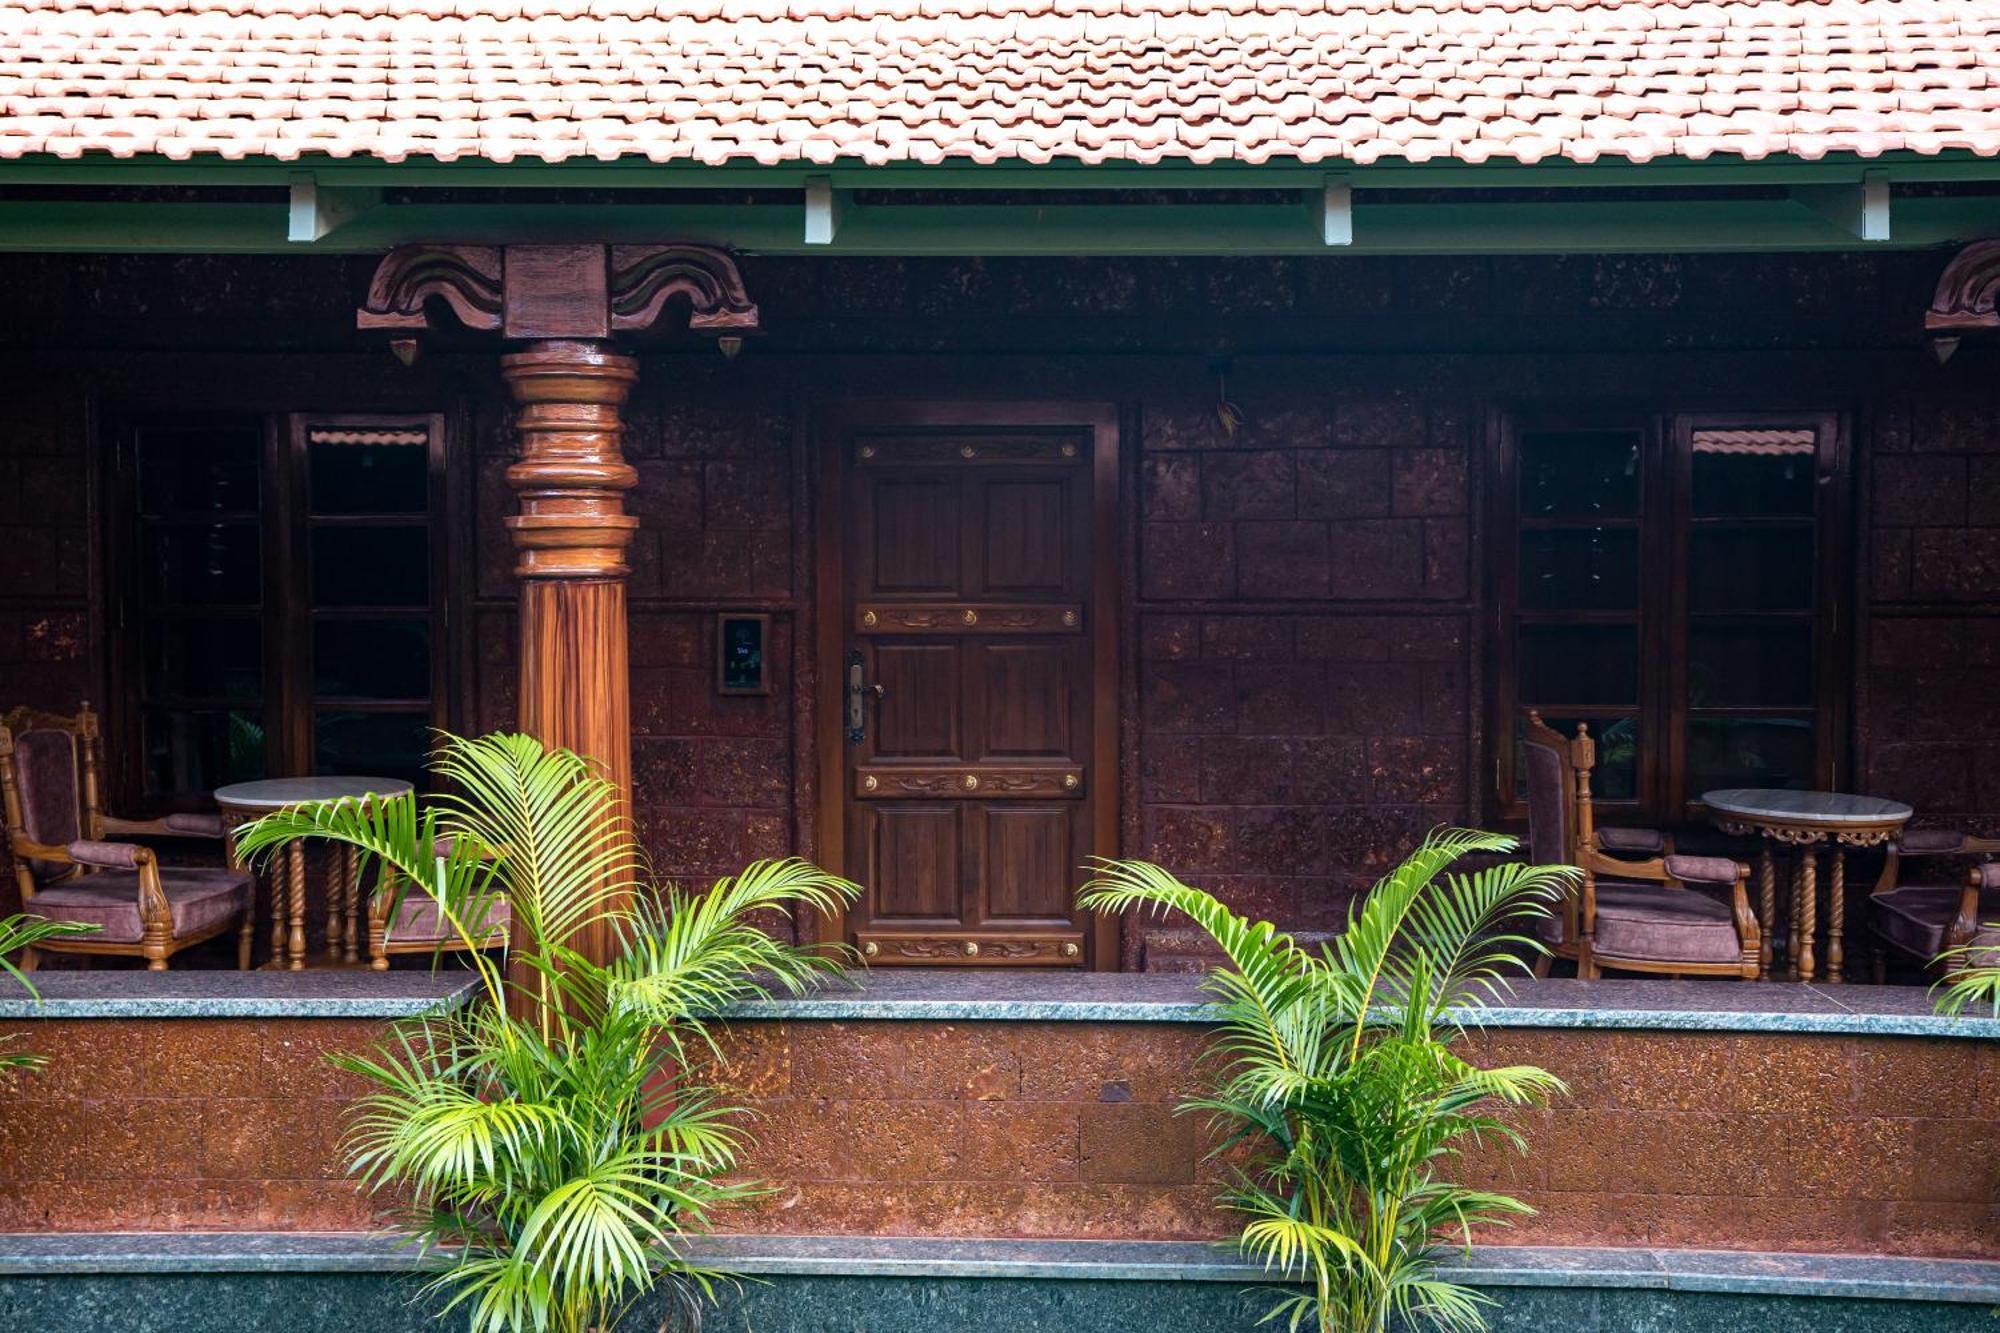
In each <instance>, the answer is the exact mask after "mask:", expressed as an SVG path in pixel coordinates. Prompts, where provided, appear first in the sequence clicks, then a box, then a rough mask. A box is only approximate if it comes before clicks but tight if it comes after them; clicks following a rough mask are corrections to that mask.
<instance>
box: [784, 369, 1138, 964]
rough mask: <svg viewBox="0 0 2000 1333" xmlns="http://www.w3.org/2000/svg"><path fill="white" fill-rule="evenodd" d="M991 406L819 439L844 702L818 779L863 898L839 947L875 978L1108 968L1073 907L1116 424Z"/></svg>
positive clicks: (1098, 829) (1091, 839) (1093, 777)
mask: <svg viewBox="0 0 2000 1333" xmlns="http://www.w3.org/2000/svg"><path fill="white" fill-rule="evenodd" d="M988 413H990V409H988V410H987V412H981V411H978V410H974V411H972V412H971V413H969V417H970V419H969V420H968V421H967V423H966V424H965V425H963V426H952V425H949V424H947V425H940V424H938V420H937V418H938V416H939V415H941V414H942V409H925V410H923V411H920V412H918V413H917V415H918V416H919V417H925V418H928V419H926V420H924V421H923V422H922V424H921V425H912V426H910V427H908V428H901V427H898V426H897V425H896V424H895V420H894V418H895V413H894V412H891V413H889V414H888V418H887V419H886V420H873V421H868V420H862V421H857V422H853V423H850V424H849V425H847V426H845V427H844V428H843V429H841V430H840V431H839V432H838V433H837V435H836V438H835V439H834V440H832V441H830V447H831V449H832V450H833V451H836V452H837V461H836V464H835V465H836V466H837V468H838V470H839V475H838V482H837V486H836V488H835V491H834V495H835V497H836V500H837V503H835V504H834V505H832V506H830V512H832V513H833V514H834V515H835V520H834V521H837V522H839V523H840V524H841V525H842V531H841V533H840V535H839V538H838V546H837V550H838V557H837V559H838V563H837V565H836V568H835V576H834V577H833V578H831V579H829V580H828V582H829V584H830V585H831V587H830V588H829V593H830V596H829V598H828V601H827V604H826V605H825V606H824V611H823V613H826V614H830V617H831V620H832V623H834V624H836V625H838V626H840V627H841V630H842V634H841V637H840V639H839V640H838V649H839V654H840V656H839V661H840V663H841V664H842V668H843V675H842V678H841V681H840V686H839V688H840V695H841V702H842V703H843V704H844V705H845V706H844V707H843V708H842V709H841V710H840V717H841V721H842V723H843V725H842V727H841V728H840V730H839V732H838V747H839V754H838V759H837V763H835V762H834V761H832V760H831V759H830V760H829V762H830V763H833V769H832V770H823V771H828V772H829V776H832V773H833V771H835V770H837V772H838V776H839V781H838V783H837V787H836V790H837V791H838V792H839V794H840V796H839V824H840V826H841V828H842V830H843V840H844V843H845V845H846V847H847V849H848V852H847V855H846V857H845V861H846V866H845V869H846V871H847V873H848V874H849V875H851V876H852V877H854V878H855V879H856V880H858V881H859V882H860V883H861V885H862V889H863V896H862V901H861V902H860V903H859V904H857V906H856V908H855V909H854V910H853V912H852V913H851V914H850V915H849V918H848V934H849V937H850V938H851V939H852V940H853V941H854V942H855V943H856V944H858V945H859V946H860V948H861V949H862V952H863V954H864V955H865V956H866V957H867V958H868V959H869V961H870V962H871V963H874V964H877V965H880V964H885V963H899V962H900V963H916V964H928V965H936V964H939V963H961V964H963V963H970V964H973V965H990V964H996V963H998V964H1039V965H1048V966H1066V967H1078V966H1091V965H1098V966H1105V965H1115V958H1107V957H1101V956H1100V955H1102V954H1104V953H1107V952H1108V951H1107V950H1106V949H1105V948H1104V946H1103V944H1102V943H1101V941H1100V939H1099V936H1100V935H1101V934H1102V932H1101V931H1097V930H1095V929H1093V926H1092V923H1091V922H1090V920H1089V919H1088V918H1087V917H1086V916H1085V915H1083V914H1081V913H1079V912H1078V911H1077V910H1076V908H1075V906H1074V903H1075V897H1076V891H1077V889H1078V887H1079V886H1080V884H1081V883H1082V881H1083V879H1084V878H1085V875H1084V873H1083V871H1082V866H1083V864H1084V862H1085V861H1086V860H1087V859H1088V858H1089V857H1090V856H1091V855H1092V854H1093V853H1095V852H1096V851H1098V850H1099V848H1100V846H1101V847H1102V849H1103V850H1104V851H1105V852H1106V853H1107V854H1108V853H1109V852H1110V851H1111V847H1110V846H1109V837H1108V835H1107V831H1108V830H1109V829H1110V827H1111V824H1110V819H1109V814H1110V811H1111V808H1112V807H1111V805H1110V804H1109V803H1110V802H1111V801H1112V800H1114V799H1115V794H1116V790H1117V788H1116V783H1115V781H1114V780H1112V775H1111V774H1110V773H1109V772H1108V771H1107V772H1104V773H1102V774H1100V773H1098V772H1097V771H1096V769H1097V768H1098V766H1099V765H1100V764H1104V766H1105V767H1106V768H1107V769H1108V764H1106V763H1105V760H1104V758H1103V756H1105V755H1107V754H1112V753H1115V738H1114V736H1113V733H1111V732H1110V731H1109V730H1108V727H1107V725H1106V724H1107V723H1108V721H1109V719H1108V718H1101V717H1099V716H1098V712H1097V708H1098V706H1099V705H1100V703H1101V705H1102V706H1103V707H1104V708H1106V709H1109V708H1110V707H1111V706H1112V701H1111V700H1110V699H1108V698H1106V699H1103V700H1099V699H1098V698H1097V697H1096V691H1097V680H1098V676H1099V673H1100V672H1102V671H1104V670H1105V668H1106V666H1107V664H1110V663H1112V662H1113V661H1114V660H1115V659H1113V658H1112V657H1111V656H1110V654H1109V653H1108V652H1106V651H1104V649H1105V648H1106V647H1108V645H1106V644H1100V642H1099V640H1098V635H1099V633H1100V632H1101V631H1103V632H1108V630H1109V624H1108V623H1107V624H1106V625H1104V626H1102V627H1100V624H1099V622H1100V621H1106V622H1109V621H1110V620H1111V619H1112V617H1111V616H1110V615H1108V614H1102V613H1100V607H1099V602H1100V600H1101V599H1103V598H1104V597H1105V596H1106V594H1105V593H1104V591H1103V589H1106V588H1108V587H1110V586H1111V584H1110V582H1109V579H1108V573H1109V571H1108V569H1107V568H1101V567H1100V566H1099V565H1098V563H1097V561H1098V559H1099V558H1100V557H1103V558H1106V559H1108V558H1109V556H1110V551H1109V549H1108V548H1109V545H1110V543H1109V542H1108V541H1104V540H1101V539H1100V537H1099V524H1100V522H1101V521H1102V520H1101V515H1100V513H1099V510H1098V507H1097V500H1098V487H1099V485H1100V478H1102V477H1107V476H1109V477H1112V478H1114V479H1115V447H1116V443H1115V432H1113V431H1112V430H1111V428H1110V424H1109V419H1108V414H1106V417H1105V418H1104V419H1102V420H1097V419H1090V418H1083V419H1079V420H1076V421H1075V422H1074V423H1072V422H1066V421H1051V422H1048V423H1047V424H1043V425H1038V426H1035V427H1033V428H1027V429H1024V428H1022V427H1020V426H1009V425H996V424H994V423H992V422H991V421H990V419H987V420H982V418H983V417H986V416H987V415H988ZM1100 464H1102V465H1103V466H1100ZM1105 512H1106V513H1108V512H1109V511H1108V510H1106V511H1105ZM1101 548H1102V549H1101ZM822 642H823V643H825V644H827V646H829V647H831V646H834V641H832V640H825V639H823V640H822ZM1112 938H1114V939H1115V936H1114V937H1112Z"/></svg>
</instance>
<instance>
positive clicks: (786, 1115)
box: [731, 1022, 2000, 1258]
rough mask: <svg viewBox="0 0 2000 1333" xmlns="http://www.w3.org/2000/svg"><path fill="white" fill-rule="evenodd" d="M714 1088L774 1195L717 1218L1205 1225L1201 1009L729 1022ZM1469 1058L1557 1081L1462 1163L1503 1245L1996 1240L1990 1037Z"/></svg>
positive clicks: (928, 1224) (925, 1229)
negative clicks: (732, 1103)
mask: <svg viewBox="0 0 2000 1333" xmlns="http://www.w3.org/2000/svg"><path fill="white" fill-rule="evenodd" d="M731 1042H732V1046H733V1049H734V1050H735V1052H736V1055H737V1061H738V1063H737V1064H736V1066H735V1073H734V1076H733V1080H732V1081H733V1083H734V1084H735V1085H736V1086H737V1087H738V1089H739V1090H740V1092H739V1095H742V1096H744V1097H746V1098H748V1099H749V1100H750V1102H751V1104H752V1105H754V1106H756V1107H757V1108H758V1110H759V1111H760V1112H761V1113H762V1114H763V1116H764V1118H763V1119H762V1120H761V1121H760V1122H759V1129H758V1132H759V1135H760V1138H761V1142H760V1143H759V1145H758V1147H757V1148H756V1149H755V1150H754V1151H753V1152H752V1153H751V1154H750V1156H749V1159H748V1161H747V1163H746V1166H747V1168H748V1169H749V1171H750V1172H751V1173H753V1174H755V1175H756V1176H758V1177H760V1178H762V1179H764V1180H766V1181H768V1182H770V1183H771V1184H773V1185H774V1186H775V1187H776V1188H775V1191H774V1192H773V1193H772V1194H771V1195H770V1196H769V1197H768V1198H767V1199H765V1200H763V1201H762V1202H761V1203H759V1204H757V1205H756V1206H755V1208H754V1210H753V1211H752V1212H751V1213H750V1214H749V1215H748V1216H746V1218H745V1219H744V1220H743V1221H742V1222H741V1223H738V1224H734V1225H735V1226H736V1227H737V1228H738V1229H745V1230H761V1231H771V1232H788V1233H789V1232H804V1233H836V1234H888V1235H953V1236H1044V1237H1061V1236H1077V1237H1124V1238H1150V1239H1179V1238H1204V1237H1219V1236H1223V1235H1226V1234H1228V1233H1229V1231H1230V1227H1231V1224H1230V1221H1229V1219H1228V1217H1227V1216H1226V1215H1225V1214H1223V1213H1222V1212H1220V1211H1218V1210H1217V1209H1216V1208H1214V1207H1213V1199H1214V1196H1215V1194H1216V1191H1217V1188H1218V1182H1219V1181H1220V1179H1221V1178H1222V1177H1223V1176H1224V1175H1225V1174H1226V1172H1225V1169H1224V1168H1223V1167H1222V1166H1221V1165H1220V1164H1218V1163H1215V1162H1204V1161H1203V1160H1202V1157H1203V1155H1204V1153H1205V1152H1206V1149H1207V1147H1208V1140H1207V1137H1206V1131H1205V1129H1204V1122H1203V1120H1202V1119H1201V1118H1200V1117H1189V1116H1175V1115H1173V1114H1171V1108H1172V1106H1173V1104H1174V1103H1175V1102H1176V1101H1177V1100H1178V1099H1179V1098H1181V1097H1183V1096H1185V1095H1187V1094H1188V1093H1189V1092H1190V1091H1191V1090H1192V1089H1193V1087H1194V1074H1193V1072H1192V1060H1193V1057H1194V1055H1195V1054H1196V1052H1197V1051H1198V1050H1199V1048H1200V1046H1201V1044H1202V1033H1201V1031H1200V1030H1199V1029H1196V1028H1192V1027H1181V1026H1168V1025H1162V1026H1150V1025H1136V1024H1131V1025H1128V1024H1102V1025H1094V1024H1037V1023H1020V1024H1014V1023H979V1024H961V1025H948V1024H939V1023H875V1024H847V1023H828V1022H807V1023H795V1024H789V1025H786V1024H777V1023H750V1024H743V1025H741V1026H740V1027H739V1028H737V1029H736V1030H735V1031H734V1032H733V1033H732V1036H731ZM1474 1050H1475V1051H1476V1053H1477V1054H1476V1056H1475V1058H1479V1059H1482V1060H1484V1061H1486V1062H1490V1063H1495V1064H1498V1063H1516V1062H1527V1063H1536V1064H1541V1065H1543V1066H1544V1067H1546V1068H1549V1069H1551V1070H1553V1071H1554V1072H1556V1073H1557V1074H1559V1075H1561V1076H1562V1077H1563V1078H1564V1079H1565V1080H1566V1081H1567V1082H1568V1083H1569V1086H1570V1092H1569V1095H1568V1096H1566V1097H1564V1098H1562V1099H1561V1100H1560V1101H1559V1102H1557V1104H1556V1105H1555V1106H1554V1107H1553V1108H1551V1109H1548V1110H1543V1111H1535V1112H1531V1113H1526V1114H1524V1115H1522V1116H1521V1117H1520V1124H1521V1128H1522V1129H1523V1131H1524V1133H1525V1134H1526V1136H1527V1139H1528V1141H1529V1145H1530V1151H1529V1153H1528V1155H1527V1156H1525V1157H1517V1156H1513V1155H1511V1154H1508V1153H1503V1152H1499V1151H1481V1152H1479V1153H1477V1154H1475V1156H1474V1158H1473V1159H1472V1160H1471V1161H1470V1163H1469V1164H1468V1167H1467V1178H1468V1179H1469V1180H1471V1181H1473V1182H1474V1183H1477V1184H1480V1185H1484V1186H1490V1187H1492V1188H1496V1189H1501V1190H1505V1191H1508V1192H1511V1193H1514V1194H1516V1195H1518V1196H1519V1197H1521V1198H1523V1199H1525V1200H1527V1201H1528V1202H1529V1203H1531V1204H1533V1205H1534V1206H1535V1207H1536V1208H1537V1209H1538V1210H1539V1213H1538V1215H1537V1216H1535V1217H1534V1218H1531V1219H1527V1220H1525V1221H1523V1222H1522V1223H1520V1224H1519V1225H1517V1226H1515V1227H1514V1228H1512V1229H1510V1230H1508V1231H1506V1232H1504V1233H1496V1234H1494V1235H1491V1236H1489V1237H1488V1239H1490V1240H1493V1241H1497V1242H1501V1243H1509V1244H1543V1245H1660V1246H1673V1247H1684V1248H1692V1249H1752V1250H1802V1251H1835V1252H1843V1251H1852V1252H1868V1253H1887V1254H1913V1255H1931V1256H1952V1255H1955V1256H1981V1257H1987V1258H1993V1257H2000V1214H1996V1203H2000V1174H1996V1173H2000V1126H1996V1124H1995V1123H1994V1121H1993V1119H1992V1117H1991V1114H1990V1108H1991V1106H1992V1105H1993V1104H1994V1098H1995V1096H1996V1095H2000V1048H1995V1047H1994V1046H1993V1045H1992V1044H1991V1043H1985V1042H1956V1041H1952V1042H1947V1041H1921V1040H1913V1039H1897V1038H1848V1037H1827V1036H1811V1035H1793V1034H1770V1035H1762V1034H1737V1035H1731V1034H1709V1033H1640V1032H1592V1031H1533V1030H1507V1031H1497V1030H1496V1031H1494V1032H1491V1033H1489V1034H1487V1035H1486V1036H1484V1037H1482V1038H1480V1039H1479V1040H1478V1041H1477V1042H1476V1044H1475V1047H1474Z"/></svg>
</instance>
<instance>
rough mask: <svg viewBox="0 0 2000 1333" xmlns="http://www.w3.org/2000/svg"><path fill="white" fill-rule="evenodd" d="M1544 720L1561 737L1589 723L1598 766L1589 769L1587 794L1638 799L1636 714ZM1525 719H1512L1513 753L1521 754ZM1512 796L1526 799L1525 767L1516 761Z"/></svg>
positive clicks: (1616, 798)
mask: <svg viewBox="0 0 2000 1333" xmlns="http://www.w3.org/2000/svg"><path fill="white" fill-rule="evenodd" d="M1542 721H1543V722H1545V723H1547V724H1548V725H1549V726H1551V727H1553V728H1555V730H1557V731H1558V732H1561V733H1562V734H1563V735H1564V736H1574V735H1576V728H1577V724H1578V723H1579V722H1581V723H1584V724H1585V725H1587V726H1589V728H1590V734H1591V736H1593V737H1594V738H1595V739H1596V741H1597V767H1596V768H1594V769H1592V770H1591V771H1590V794H1591V796H1592V797H1594V798H1595V799H1597V800H1600V801H1636V800H1637V799H1639V719H1638V718H1636V717H1560V718H1558V717H1544V718H1543V719H1542ZM1527 725H1528V724H1527V719H1526V718H1525V717H1522V718H1516V719H1515V722H1514V747H1515V753H1517V754H1518V753H1520V752H1521V750H1520V747H1521V743H1522V739H1523V737H1524V736H1525V735H1526V732H1527ZM1514 767H1515V772H1514V795H1515V797H1516V798H1517V799H1519V800H1522V801H1525V800H1527V799H1528V766H1527V765H1526V764H1516V765H1515V766H1514Z"/></svg>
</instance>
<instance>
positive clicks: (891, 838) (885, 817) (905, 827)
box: [864, 802, 960, 921]
mask: <svg viewBox="0 0 2000 1333" xmlns="http://www.w3.org/2000/svg"><path fill="white" fill-rule="evenodd" d="M864 817H865V818H866V820H867V821H868V824H869V825H870V827H871V829H872V831H873V833H874V836H873V837H872V838H871V839H870V840H869V842H870V845H871V852H872V855H871V856H870V857H869V867H868V882H869V883H870V884H871V885H873V886H874V888H875V899H876V903H877V910H878V912H879V914H880V915H881V916H882V917H883V918H885V919H890V918H895V917H920V918H923V919H925V920H930V921H952V920H955V919H956V918H957V916H958V895H957V893H956V891H955V890H956V888H957V884H958V879H959V859H960V854H959V839H958V833H959V828H958V825H959V819H958V811H957V810H955V809H954V808H952V807H951V806H948V805H917V804H896V805H892V804H890V803H888V802H877V803H875V804H873V805H870V806H868V807H865V808H864Z"/></svg>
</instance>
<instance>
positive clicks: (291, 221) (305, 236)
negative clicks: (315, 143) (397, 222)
mask: <svg viewBox="0 0 2000 1333" xmlns="http://www.w3.org/2000/svg"><path fill="white" fill-rule="evenodd" d="M381 202H382V192H381V191H380V190H373V189H360V188H356V187H354V186H345V185H342V186H335V185H322V184H320V183H319V180H318V178H317V177H315V176H314V175H313V173H312V172H310V171H295V172H293V173H292V202H291V210H290V212H289V213H288V215H287V222H286V227H285V239H286V240H288V241H291V242H293V243H295V244H299V245H311V244H312V243H313V242H314V241H321V240H325V239H326V238H327V237H329V236H331V235H333V233H335V232H336V231H339V230H340V229H341V228H342V227H343V226H345V225H346V224H347V223H349V222H351V221H353V220H354V219H355V218H357V217H360V216H361V215H362V214H363V213H366V212H367V211H368V210H369V209H371V208H374V207H375V206H376V205H378V204H380V203H381Z"/></svg>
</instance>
